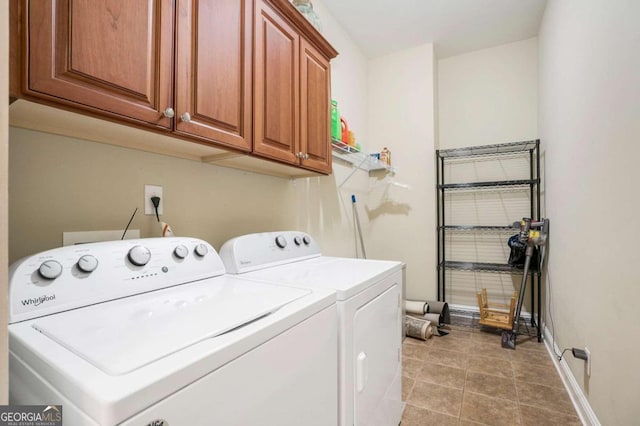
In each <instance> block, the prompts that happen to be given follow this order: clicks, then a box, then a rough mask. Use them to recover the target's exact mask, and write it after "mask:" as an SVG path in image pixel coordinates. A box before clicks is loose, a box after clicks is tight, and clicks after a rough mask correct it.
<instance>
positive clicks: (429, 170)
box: [365, 44, 436, 300]
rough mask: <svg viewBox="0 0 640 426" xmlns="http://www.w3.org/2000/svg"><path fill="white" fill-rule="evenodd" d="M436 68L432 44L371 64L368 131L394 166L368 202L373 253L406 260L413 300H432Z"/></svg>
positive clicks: (375, 186) (373, 185) (373, 189)
mask: <svg viewBox="0 0 640 426" xmlns="http://www.w3.org/2000/svg"><path fill="white" fill-rule="evenodd" d="M434 64H435V62H434V52H433V45H432V44H425V45H422V46H419V47H415V48H411V49H407V50H403V51H401V52H398V53H394V54H391V55H387V56H384V57H380V58H375V59H372V60H371V61H370V63H369V109H368V112H369V132H368V133H369V136H370V138H371V142H372V146H374V147H376V150H380V149H382V148H383V147H385V146H386V147H388V148H389V150H391V159H392V164H393V166H394V167H396V168H397V169H398V172H397V174H396V176H395V177H392V178H389V177H386V178H385V179H380V180H377V181H376V179H375V178H374V179H373V181H374V182H373V183H371V185H370V189H369V191H368V194H367V197H366V206H365V208H366V214H367V218H368V220H369V224H368V226H367V229H368V235H369V241H370V242H371V250H370V254H371V257H377V258H393V259H399V260H402V261H404V262H406V264H407V288H406V293H407V298H410V299H411V298H414V299H416V298H423V299H428V300H433V299H435V297H436V269H435V266H436V265H435V263H436V262H435V259H436V256H435V170H434V167H433V164H434V160H433V158H434V157H433V156H434V146H435V135H434V133H435V130H434V129H435V127H434V118H433V117H434ZM394 180H395V181H397V182H398V183H401V184H406V185H409V186H410V189H408V190H407V189H403V188H400V187H397V186H394V185H388V183H389V182H390V181H394ZM368 254H369V253H368Z"/></svg>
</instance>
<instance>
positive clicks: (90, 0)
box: [26, 0, 174, 128]
mask: <svg viewBox="0 0 640 426" xmlns="http://www.w3.org/2000/svg"><path fill="white" fill-rule="evenodd" d="M27 8H28V35H29V50H28V58H29V78H28V82H27V86H28V87H27V88H26V91H27V92H28V93H30V94H31V95H33V96H39V97H42V96H43V95H44V97H45V98H48V99H52V100H55V101H60V100H66V101H70V102H66V103H67V104H70V105H73V106H76V107H80V108H83V109H89V110H91V111H94V112H101V111H104V112H106V113H107V114H108V115H113V114H116V115H118V116H121V117H126V118H129V119H134V120H136V121H143V122H146V123H152V124H155V125H157V126H162V127H166V128H169V127H170V126H171V120H170V119H169V118H166V117H164V116H163V114H162V111H164V110H165V108H167V107H170V106H172V97H171V93H172V81H173V75H172V69H173V16H174V10H173V2H172V0H157V1H153V0H137V1H131V0H56V1H54V0H34V1H29V2H28V4H27ZM51 97H53V98H51ZM62 102H63V103H65V102H64V101H62Z"/></svg>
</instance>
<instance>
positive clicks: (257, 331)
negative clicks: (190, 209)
mask: <svg viewBox="0 0 640 426" xmlns="http://www.w3.org/2000/svg"><path fill="white" fill-rule="evenodd" d="M9 285H10V288H9V297H10V325H9V339H10V344H9V345H10V354H9V355H10V380H9V392H10V402H11V403H12V404H22V405H27V404H36V405H39V404H43V405H58V404H60V405H62V407H63V421H64V424H70V425H97V424H100V425H113V424H125V425H154V426H161V425H165V426H166V425H171V426H176V425H242V426H245V425H292V426H293V425H295V426H299V425H301V424H304V425H318V426H325V425H332V424H333V425H335V424H337V419H338V408H337V379H336V377H337V374H338V373H337V359H336V358H337V357H336V353H337V328H336V327H337V308H336V303H335V300H336V297H335V292H334V291H331V290H323V289H315V290H310V289H308V288H297V287H295V286H278V285H274V284H273V283H266V282H259V281H255V280H246V279H243V278H241V277H237V276H229V275H225V270H224V266H223V264H222V261H221V260H220V257H219V256H218V254H217V253H216V252H215V250H214V249H213V247H211V246H210V245H209V244H207V243H206V242H204V241H202V240H198V239H194V238H164V239H161V238H157V239H141V240H126V241H115V242H105V243H94V244H86V245H79V246H71V247H63V248H57V249H53V250H49V251H46V252H43V253H39V254H37V255H33V256H29V257H27V258H25V259H23V260H21V261H19V262H17V263H15V264H14V265H12V267H11V269H10V283H9Z"/></svg>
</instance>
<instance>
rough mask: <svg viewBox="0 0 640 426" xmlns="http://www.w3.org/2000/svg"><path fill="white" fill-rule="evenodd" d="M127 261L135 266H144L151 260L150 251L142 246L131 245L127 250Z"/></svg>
mask: <svg viewBox="0 0 640 426" xmlns="http://www.w3.org/2000/svg"><path fill="white" fill-rule="evenodd" d="M128 257H129V261H130V262H131V263H133V264H134V265H136V266H144V265H146V264H147V263H149V260H151V252H150V251H149V249H148V248H146V247H144V246H140V245H138V246H133V247H131V250H129V254H128Z"/></svg>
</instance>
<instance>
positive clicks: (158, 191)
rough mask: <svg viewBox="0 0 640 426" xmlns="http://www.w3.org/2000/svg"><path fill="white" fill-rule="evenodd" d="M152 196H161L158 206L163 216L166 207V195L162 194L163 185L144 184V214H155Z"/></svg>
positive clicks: (159, 212)
mask: <svg viewBox="0 0 640 426" xmlns="http://www.w3.org/2000/svg"><path fill="white" fill-rule="evenodd" d="M151 197H160V205H159V206H158V214H159V215H161V216H162V210H163V207H164V197H163V196H162V187H161V186H159V185H145V186H144V214H146V215H152V216H155V214H156V210H155V207H153V203H152V202H151Z"/></svg>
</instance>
